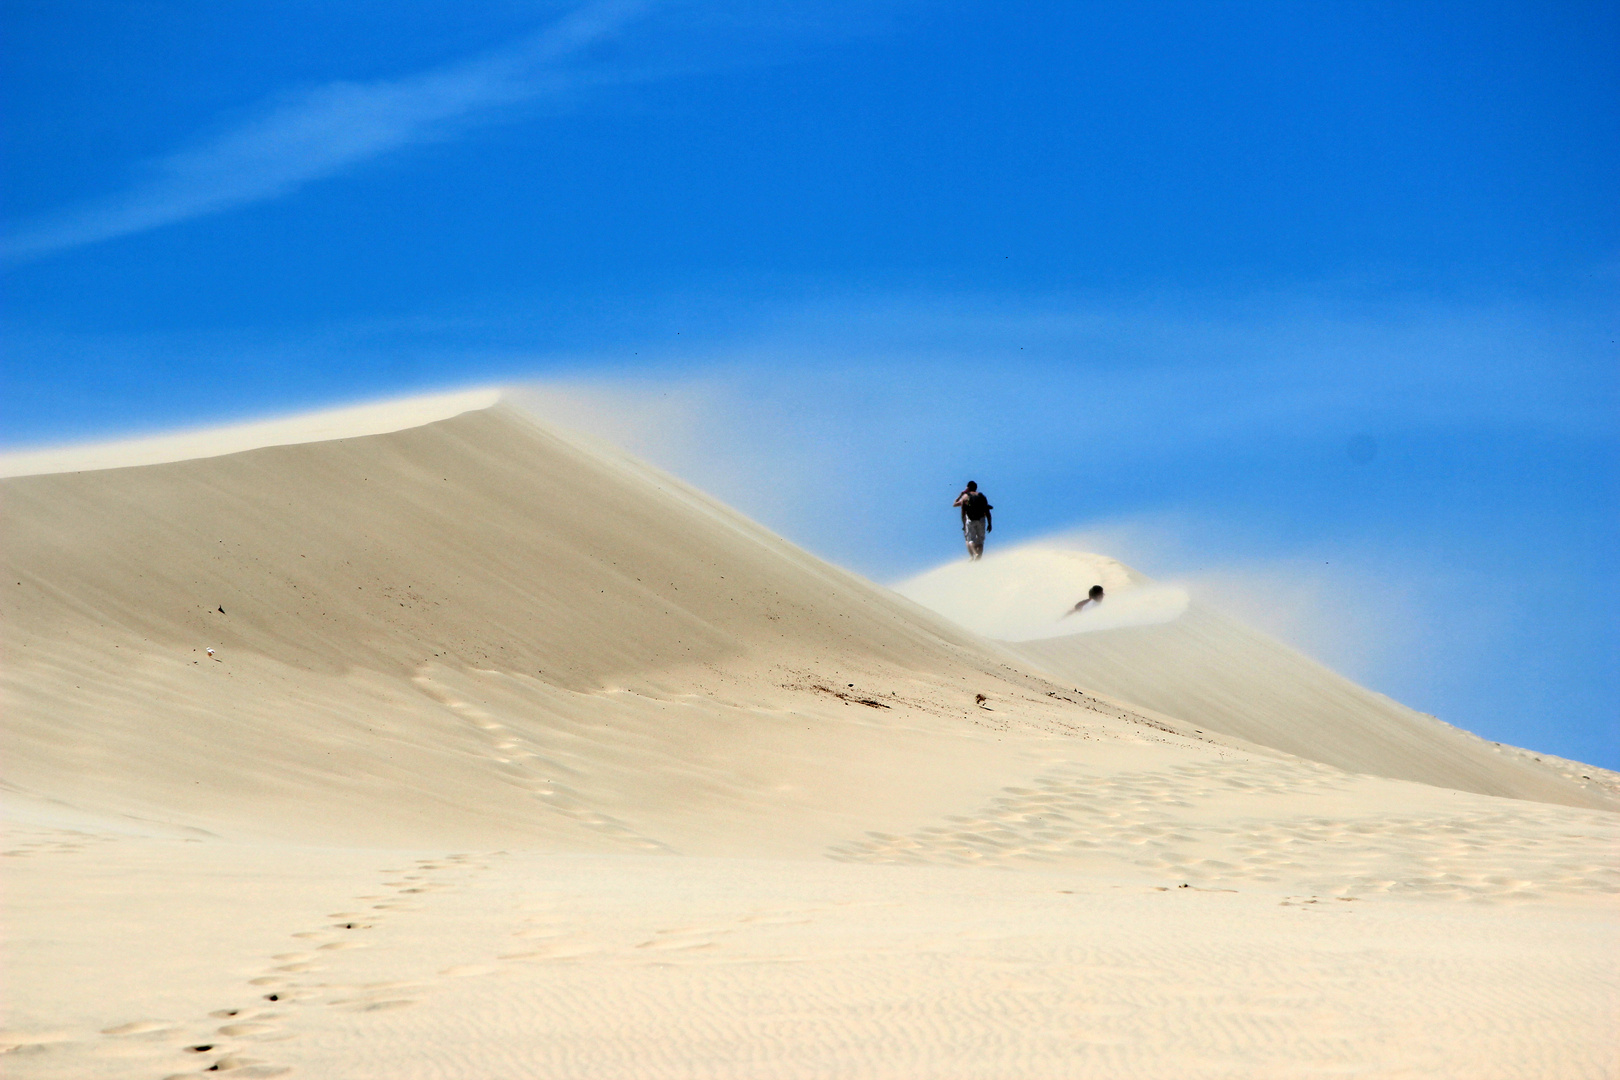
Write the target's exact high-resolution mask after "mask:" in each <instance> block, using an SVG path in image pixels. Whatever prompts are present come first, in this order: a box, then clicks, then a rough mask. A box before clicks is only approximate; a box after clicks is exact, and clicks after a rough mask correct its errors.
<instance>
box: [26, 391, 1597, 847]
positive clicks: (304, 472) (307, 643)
mask: <svg viewBox="0 0 1620 1080" xmlns="http://www.w3.org/2000/svg"><path fill="white" fill-rule="evenodd" d="M0 493H3V497H4V515H5V517H4V552H3V558H4V566H5V570H4V573H5V575H6V576H5V578H4V579H3V582H4V586H5V588H4V591H3V593H0V616H3V618H4V623H5V627H6V641H5V646H6V664H5V668H4V672H3V678H4V687H3V689H4V694H5V717H6V732H5V739H6V755H5V765H4V768H5V774H4V781H5V783H6V784H8V785H9V786H10V788H11V790H12V792H13V793H14V794H15V795H17V796H18V797H20V798H32V799H40V800H51V801H54V802H55V803H57V804H59V805H63V806H66V807H69V808H72V809H73V810H74V811H75V812H84V813H87V814H99V815H105V814H109V813H112V814H124V815H131V816H133V817H137V818H141V819H143V820H156V821H162V822H167V823H170V824H172V825H173V826H174V827H176V828H189V829H200V830H204V831H220V832H224V833H227V834H254V835H264V836H273V837H279V838H286V839H292V840H298V841H322V842H325V841H338V840H341V841H343V842H371V841H378V842H389V843H392V842H402V841H410V842H423V843H426V842H429V841H433V842H437V841H438V840H440V839H443V840H444V841H445V842H450V841H451V840H452V839H454V840H455V841H456V842H462V841H463V840H467V841H471V840H473V839H474V838H476V839H477V840H478V841H479V842H489V843H504V842H507V840H508V838H510V839H511V840H512V841H513V842H517V841H523V842H533V843H539V844H544V845H550V846H553V847H555V848H558V849H564V850H636V851H647V852H654V851H680V852H691V853H697V852H701V853H715V854H726V853H746V852H751V851H769V852H772V853H811V852H819V851H823V850H826V848H827V847H828V845H829V844H832V843H835V842H838V841H842V840H845V839H847V838H848V837H850V836H852V835H854V836H858V835H862V834H863V833H866V832H870V831H874V830H876V831H881V832H884V833H886V834H893V835H899V834H903V833H906V832H907V831H908V830H913V829H916V828H918V827H922V826H923V825H926V824H928V823H930V822H933V821H935V820H937V819H939V818H940V817H941V816H943V815H948V814H953V813H958V812H960V811H961V810H962V809H963V808H964V807H974V806H978V805H981V804H983V803H984V802H985V800H986V799H988V798H991V797H992V796H993V795H994V793H995V792H997V791H999V790H1001V789H1002V788H1004V787H1006V786H1007V785H1009V784H1017V783H1020V782H1022V781H1023V780H1025V779H1027V778H1028V776H1030V775H1031V774H1032V772H1035V771H1039V769H1040V768H1042V767H1044V766H1043V765H1042V764H1041V763H1042V762H1047V761H1051V760H1056V759H1064V760H1068V759H1071V758H1073V757H1074V756H1075V755H1077V754H1078V755H1081V756H1083V755H1084V754H1085V753H1087V752H1089V751H1088V750H1087V747H1093V748H1095V747H1097V746H1098V745H1099V743H1101V742H1110V743H1119V742H1127V743H1134V742H1140V741H1142V740H1144V739H1147V740H1149V741H1157V742H1162V743H1165V744H1168V745H1173V746H1175V747H1179V748H1180V750H1184V751H1192V752H1199V753H1202V752H1207V751H1208V749H1209V745H1210V744H1211V743H1212V742H1213V743H1217V744H1220V745H1225V746H1228V747H1240V748H1242V749H1243V750H1244V752H1260V753H1265V752H1266V751H1264V750H1263V749H1262V748H1263V747H1266V746H1270V747H1276V748H1279V749H1281V750H1283V751H1286V752H1287V753H1289V754H1296V755H1299V756H1302V757H1307V758H1310V757H1315V758H1317V760H1321V761H1327V762H1329V763H1330V764H1335V765H1342V766H1343V767H1345V768H1352V769H1358V770H1362V771H1370V772H1381V773H1382V774H1383V775H1390V776H1399V777H1403V778H1406V779H1415V780H1420V781H1422V782H1426V783H1438V784H1449V785H1453V786H1457V787H1462V788H1465V789H1466V790H1472V791H1484V792H1488V793H1491V794H1507V795H1515V796H1519V797H1526V798H1537V799H1545V800H1548V801H1555V802H1568V803H1573V804H1576V805H1589V806H1602V805H1608V803H1607V802H1606V801H1605V798H1604V797H1603V796H1602V794H1601V793H1598V792H1593V791H1589V790H1587V789H1584V788H1583V787H1582V786H1581V785H1580V784H1579V783H1576V782H1571V781H1570V780H1567V779H1565V778H1563V777H1561V776H1559V775H1557V774H1556V773H1555V772H1554V771H1552V770H1550V769H1548V768H1545V767H1542V766H1539V765H1537V764H1535V763H1532V762H1528V761H1521V760H1517V759H1510V758H1507V757H1503V756H1501V755H1495V756H1492V755H1490V754H1489V753H1487V752H1485V751H1480V752H1479V753H1475V754H1473V756H1469V754H1464V753H1461V752H1460V751H1457V750H1456V749H1455V747H1456V745H1457V744H1458V743H1459V741H1460V740H1466V739H1467V738H1469V737H1466V736H1463V735H1460V734H1459V733H1457V732H1455V731H1453V730H1452V729H1449V728H1445V727H1444V725H1439V724H1437V723H1435V722H1433V721H1432V720H1429V719H1428V718H1422V717H1417V715H1416V714H1410V713H1402V714H1401V717H1400V721H1399V723H1393V726H1390V724H1386V723H1385V721H1384V720H1378V719H1376V716H1382V715H1383V714H1382V713H1379V710H1378V708H1373V707H1372V706H1369V705H1368V704H1367V701H1368V700H1370V699H1371V697H1372V696H1371V695H1367V694H1366V693H1365V692H1364V691H1360V690H1359V688H1355V687H1353V686H1350V684H1348V683H1345V682H1344V681H1343V680H1337V677H1334V676H1331V673H1328V672H1325V671H1322V670H1321V669H1319V668H1313V669H1312V670H1310V671H1305V670H1303V669H1299V670H1295V671H1294V672H1293V674H1292V675H1291V676H1290V678H1293V679H1294V682H1293V683H1292V684H1291V685H1292V686H1293V687H1294V689H1293V690H1292V691H1290V694H1292V696H1287V695H1285V696H1284V699H1281V700H1274V698H1276V694H1275V693H1274V694H1273V695H1272V697H1266V695H1265V694H1262V693H1260V690H1263V689H1265V687H1266V685H1268V684H1269V683H1271V682H1275V680H1274V679H1273V674H1274V672H1271V671H1269V669H1268V670H1267V671H1261V672H1259V673H1258V674H1257V675H1256V676H1255V677H1254V678H1253V679H1251V680H1250V682H1249V683H1242V684H1232V683H1229V682H1220V681H1219V680H1218V679H1214V678H1213V677H1212V678H1211V679H1210V688H1211V689H1209V695H1216V696H1219V695H1225V696H1224V697H1223V698H1222V699H1221V700H1222V703H1223V707H1224V708H1225V712H1224V713H1221V714H1220V715H1219V716H1217V715H1216V712H1214V711H1211V710H1210V709H1207V708H1206V709H1203V710H1202V711H1199V710H1197V709H1189V708H1186V707H1185V704H1186V694H1187V693H1190V691H1186V692H1179V693H1181V696H1176V694H1172V693H1170V690H1169V689H1167V688H1174V687H1176V686H1182V687H1183V690H1184V691H1185V684H1186V683H1187V680H1189V679H1194V681H1196V679H1195V677H1194V676H1193V675H1192V674H1191V673H1192V672H1195V671H1202V670H1205V669H1207V668H1214V669H1220V668H1224V667H1229V666H1230V656H1239V657H1243V656H1250V655H1251V654H1252V653H1253V650H1252V649H1250V651H1249V652H1244V651H1243V649H1245V648H1248V646H1245V645H1244V644H1243V642H1244V641H1246V640H1247V639H1245V638H1243V637H1242V635H1241V634H1240V633H1238V632H1237V631H1233V632H1232V633H1230V634H1229V633H1225V632H1211V633H1208V634H1205V635H1204V636H1203V637H1198V638H1184V639H1177V640H1179V641H1182V645H1181V646H1179V648H1181V650H1182V651H1181V652H1176V651H1175V650H1172V649H1164V648H1160V647H1159V646H1158V645H1155V644H1152V643H1151V642H1150V643H1149V644H1148V645H1147V646H1145V647H1143V648H1138V649H1136V650H1135V651H1134V652H1132V651H1127V652H1121V651H1120V650H1121V648H1123V646H1120V645H1119V642H1121V641H1126V640H1128V639H1125V638H1111V637H1108V636H1107V635H1106V634H1090V635H1083V636H1082V638H1076V639H1063V640H1058V641H1053V642H1047V643H1044V644H1043V645H1041V646H1040V648H1036V647H1035V646H1033V645H1032V646H1028V647H1021V648H1025V652H1024V654H1023V658H1022V659H1020V658H1019V657H1015V656H1014V655H1013V654H1012V653H1011V652H1009V651H1006V649H1004V648H1003V647H1001V646H998V645H995V644H992V643H990V642H988V641H985V640H983V639H980V638H977V637H975V636H974V635H973V634H972V633H970V632H969V631H967V630H964V629H962V628H961V627H959V626H957V625H956V624H954V623H951V622H949V621H947V620H945V619H943V618H941V617H939V616H936V615H934V614H931V613H929V612H927V611H925V610H924V609H922V608H920V607H918V606H916V605H914V604H912V603H911V602H909V601H907V600H904V599H902V598H900V597H899V596H896V595H895V594H893V593H890V592H888V591H887V590H884V589H881V588H878V587H876V586H874V585H871V584H870V583H868V582H865V581H864V580H862V579H859V578H857V577H855V576H854V575H851V574H848V573H846V572H844V571H841V570H839V569H837V568H836V567H832V566H830V565H828V564H826V563H824V562H822V561H820V560H818V559H816V558H814V557H813V556H811V555H809V554H807V553H805V552H803V551H801V550H799V549H797V548H795V547H793V546H792V545H790V544H788V543H786V542H785V541H783V540H781V539H780V538H778V537H776V536H774V535H772V534H771V533H769V532H768V531H766V530H765V529H762V528H761V527H759V526H758V525H756V524H754V523H752V522H750V521H748V520H747V519H745V518H743V517H741V516H740V515H738V514H736V513H735V512H733V511H731V510H729V509H727V508H726V507H724V506H721V505H720V504H718V503H716V502H714V501H713V500H711V499H708V498H707V497H705V496H703V495H702V494H701V493H699V492H697V491H695V490H693V489H691V488H689V487H687V486H685V485H683V484H681V483H680V482H678V481H676V480H674V479H673V478H671V477H668V476H666V475H664V474H662V473H659V472H657V471H656V470H653V469H651V468H648V467H647V466H645V465H643V464H641V463H639V462H637V461H635V460H633V459H631V458H629V457H628V456H626V455H623V454H621V453H620V452H618V451H616V450H613V449H612V448H610V447H605V446H597V445H594V444H590V443H588V442H586V441H584V440H581V439H578V438H575V437H572V436H566V435H563V434H561V433H558V432H555V431H552V430H549V429H547V428H544V427H542V426H539V425H537V424H535V423H533V422H532V421H530V420H529V419H528V418H527V417H525V416H523V415H522V414H520V413H518V412H516V411H514V410H511V409H510V408H507V407H505V406H496V407H494V408H491V409H485V410H481V411H475V412H468V413H464V414H462V415H460V416H457V417H454V418H452V419H448V420H442V421H439V422H436V423H431V424H427V425H425V426H421V427H416V428H412V429H408V430H403V431H395V432H392V433H387V434H376V435H368V436H365V437H361V438H352V439H340V440H334V441H328V442H321V443H307V444H303V445H292V446H277V447H267V448H263V449H257V450H251V451H247V452H241V453H235V454H230V455H227V456H221V457H213V458H206V459H198V460H190V461H179V462H172V463H168V464H156V465H150V466H143V467H139V468H124V469H116V470H107V471H98V472H81V473H63V474H58V475H49V476H31V477H20V478H15V479H9V480H5V481H3V482H0ZM1177 625H1178V624H1170V628H1173V627H1176V626H1177ZM1188 625H1189V626H1190V625H1191V624H1188ZM1138 629H1140V630H1144V631H1154V632H1157V631H1161V630H1166V629H1167V627H1145V628H1138ZM1182 629H1183V630H1185V629H1186V627H1183V628H1182ZM1130 632H1131V631H1120V632H1119V633H1121V634H1124V633H1130ZM1177 632H1178V633H1179V632H1180V631H1177ZM1234 642H1236V643H1237V644H1236V646H1234ZM1104 646H1106V648H1105V647H1104ZM1234 647H1236V648H1238V652H1237V653H1232V652H1231V650H1232V648H1234ZM1279 648H1280V647H1279ZM208 649H213V650H214V652H213V654H212V655H210V654H209V653H208V651H207V650H208ZM1110 649H1112V650H1113V651H1112V652H1110V651H1109V650H1110ZM1043 650H1044V651H1043ZM1274 661H1275V658H1273V661H1271V662H1274ZM1200 664H1202V665H1204V667H1203V668H1200V667H1199V665H1200ZM1035 665H1038V666H1039V668H1040V669H1044V670H1045V672H1047V673H1049V674H1042V672H1041V671H1040V670H1037V667H1036V666H1035ZM1274 666H1275V663H1274ZM1296 667H1297V665H1296ZM1217 673H1218V672H1217ZM1054 679H1055V680H1056V681H1054ZM1178 679H1179V680H1181V681H1180V682H1177V680H1178ZM1335 680H1336V681H1335ZM1099 685H1100V686H1103V687H1105V688H1106V689H1107V691H1108V693H1110V694H1112V695H1113V698H1114V699H1119V698H1132V697H1140V698H1142V699H1144V700H1146V702H1147V703H1148V705H1149V706H1150V707H1151V708H1156V709H1159V710H1160V712H1161V713H1164V714H1168V715H1156V714H1150V713H1149V712H1148V711H1147V710H1144V709H1140V708H1135V707H1132V706H1128V705H1125V704H1122V703H1121V702H1120V701H1118V700H1112V699H1102V698H1099V697H1097V696H1093V695H1090V690H1091V689H1093V688H1094V686H1099ZM1346 687H1349V688H1350V689H1349V690H1346V689H1345V688H1346ZM1082 689H1084V690H1085V691H1086V692H1082ZM1272 689H1273V690H1275V689H1276V687H1275V686H1273V687H1272ZM1350 691H1354V692H1355V694H1360V695H1361V696H1360V697H1355V695H1354V694H1351V693H1350ZM1160 692H1163V693H1164V694H1167V695H1168V696H1165V697H1163V698H1162V700H1161V698H1160V697H1155V696H1154V695H1155V694H1156V693H1160ZM1209 695H1206V697H1208V696H1209ZM1323 695H1326V696H1327V697H1328V698H1333V699H1334V700H1340V699H1343V702H1342V707H1339V706H1335V707H1334V708H1326V707H1325V706H1323V705H1322V701H1321V700H1318V699H1321V698H1322V697H1323ZM1335 695H1336V696H1335ZM1347 695H1348V697H1347ZM1352 699H1353V700H1352ZM1199 700H1200V701H1202V700H1204V699H1202V698H1201V699H1199ZM1380 700H1381V699H1380ZM1395 708H1398V707H1395ZM1313 710H1314V711H1313ZM1384 711H1385V712H1388V709H1385V710H1384ZM1368 716H1375V719H1374V720H1368V719H1367V717H1368ZM1223 718H1224V719H1223ZM1414 718H1415V719H1414ZM1218 720H1219V721H1220V722H1217V721H1218ZM1358 724H1359V725H1360V726H1357V725H1358ZM1379 724H1384V725H1385V727H1384V728H1380V727H1379ZM1196 727H1206V730H1205V732H1204V733H1202V734H1199V733H1197V732H1195V730H1194V729H1195V728H1196ZM1385 728H1387V729H1388V730H1387V731H1386V730H1385ZM1217 732H1220V733H1223V734H1221V735H1217V734H1215V733H1217ZM1390 732H1393V733H1394V734H1390ZM1374 736H1376V737H1377V738H1373V737H1374ZM1386 736H1387V737H1386ZM1369 739H1372V742H1368V740H1369ZM1379 739H1381V740H1382V741H1378V740H1379ZM1475 741H1476V742H1477V740H1475ZM1363 744H1365V745H1363ZM1368 746H1372V747H1373V748H1372V749H1368ZM1328 751H1331V754H1330V753H1328ZM1357 755H1362V756H1357ZM1367 755H1371V756H1370V757H1369V756H1367ZM1459 755H1460V756H1459ZM1387 762H1395V763H1396V764H1381V763H1387ZM1459 762H1460V764H1459ZM1403 770H1404V771H1403ZM1481 770H1483V771H1481Z"/></svg>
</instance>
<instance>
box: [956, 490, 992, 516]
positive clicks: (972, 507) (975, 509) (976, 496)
mask: <svg viewBox="0 0 1620 1080" xmlns="http://www.w3.org/2000/svg"><path fill="white" fill-rule="evenodd" d="M962 509H963V510H964V511H966V512H967V516H968V520H969V521H978V520H979V519H980V518H982V517H984V515H985V514H987V513H989V512H990V500H989V499H987V498H985V497H984V492H982V491H975V492H973V493H972V494H971V495H969V496H968V497H967V502H965V503H963V504H962Z"/></svg>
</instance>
